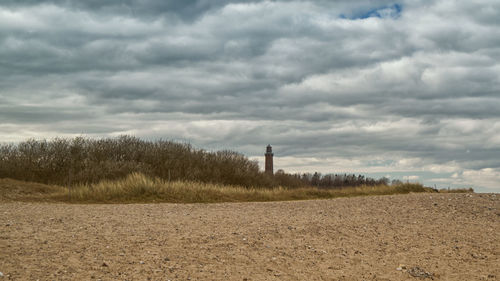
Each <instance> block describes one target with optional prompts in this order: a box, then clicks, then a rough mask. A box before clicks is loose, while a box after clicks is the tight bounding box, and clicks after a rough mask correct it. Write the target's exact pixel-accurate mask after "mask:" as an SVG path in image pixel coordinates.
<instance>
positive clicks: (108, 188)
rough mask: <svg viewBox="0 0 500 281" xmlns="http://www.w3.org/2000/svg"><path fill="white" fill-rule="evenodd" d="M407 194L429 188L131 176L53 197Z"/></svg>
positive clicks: (119, 199)
mask: <svg viewBox="0 0 500 281" xmlns="http://www.w3.org/2000/svg"><path fill="white" fill-rule="evenodd" d="M409 192H430V189H428V188H425V187H423V186H422V185H420V184H401V185H397V186H387V185H381V186H359V187H353V188H344V189H335V190H332V189H329V190H327V189H318V188H313V187H309V188H294V189H288V188H283V187H276V188H269V189H262V188H246V187H242V186H233V185H220V184H211V183H202V182H195V181H191V182H185V181H171V182H169V181H165V180H162V179H160V178H151V177H148V176H145V175H144V174H140V173H133V174H131V175H129V176H128V177H126V178H124V179H121V180H114V181H110V180H105V181H102V182H99V183H96V184H85V185H78V186H75V187H72V188H71V189H66V191H65V192H64V194H58V195H57V198H58V200H62V201H67V200H69V201H70V202H87V203H113V202H114V203H133V202H171V203H214V202H252V201H284V200H305V199H320V198H325V199H326V198H336V197H350V196H361V195H387V194H402V193H409Z"/></svg>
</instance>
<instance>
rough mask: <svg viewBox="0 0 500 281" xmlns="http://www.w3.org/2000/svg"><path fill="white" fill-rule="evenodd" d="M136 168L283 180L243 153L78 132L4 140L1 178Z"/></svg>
mask: <svg viewBox="0 0 500 281" xmlns="http://www.w3.org/2000/svg"><path fill="white" fill-rule="evenodd" d="M134 172H137V173H142V174H145V175H148V176H151V177H159V178H162V179H164V180H171V181H178V180H184V181H200V182H207V183H219V184H225V185H226V184H227V185H242V186H246V187H250V186H262V187H270V186H275V185H277V184H276V183H275V182H273V179H272V177H269V176H266V175H264V174H263V173H261V172H259V166H258V164H257V162H254V161H250V160H249V159H248V158H246V157H245V156H243V155H242V154H239V153H236V152H232V151H218V152H207V151H204V150H199V149H194V148H193V147H192V146H191V145H189V144H183V143H175V142H171V141H165V140H158V141H154V142H153V141H145V140H141V139H138V138H135V137H131V136H122V137H119V138H106V139H87V138H83V137H77V138H74V139H61V138H56V139H53V140H51V141H47V140H34V139H31V140H28V141H25V142H21V143H19V144H17V145H14V144H9V145H2V146H0V178H13V179H18V180H23V181H30V182H39V183H45V184H57V185H64V186H71V185H78V184H90V183H97V182H100V181H102V180H114V179H120V178H124V177H126V176H127V175H129V174H131V173H134Z"/></svg>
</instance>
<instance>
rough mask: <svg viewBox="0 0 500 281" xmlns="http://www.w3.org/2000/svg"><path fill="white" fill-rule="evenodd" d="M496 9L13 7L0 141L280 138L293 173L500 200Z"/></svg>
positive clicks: (251, 148) (3, 45)
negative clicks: (410, 181) (411, 181)
mask: <svg viewBox="0 0 500 281" xmlns="http://www.w3.org/2000/svg"><path fill="white" fill-rule="evenodd" d="M499 11H500V5H499V4H497V3H491V1H486V0H484V1H478V2H474V3H468V2H467V3H465V2H464V3H457V2H456V1H448V0H444V1H439V2H425V3H423V2H420V3H417V2H414V1H401V2H394V1H357V2H356V3H352V1H322V0H317V1H227V0H224V1H223V0H217V1H208V0H193V1H177V2H172V1H163V2H161V1H160V2H159V1H152V0H146V1H143V0H141V1H139V0H127V1H121V2H120V3H117V2H116V1H71V0H69V1H67V0H64V1H63V0H52V1H35V0H22V1H9V0H7V1H2V4H0V61H1V64H0V134H1V135H2V138H1V139H0V141H4V142H11V141H19V140H22V139H25V138H27V137H43V136H46V137H53V136H58V135H59V136H71V135H80V134H85V135H88V136H96V137H100V136H114V135H119V134H123V133H128V134H135V135H138V136H141V137H145V138H169V139H177V140H182V141H189V142H192V143H193V144H194V145H196V146H199V147H205V148H208V149H224V148H230V149H234V150H238V151H241V152H243V153H245V154H247V155H249V156H251V157H257V158H255V159H261V154H262V150H263V147H264V146H265V145H266V144H267V143H271V144H273V146H274V148H275V151H276V156H277V157H278V158H277V159H279V160H280V161H276V162H277V163H279V165H281V166H280V167H281V168H284V169H285V170H287V171H313V170H318V171H321V172H327V171H331V170H333V171H332V172H336V171H343V172H356V173H373V174H376V173H383V174H381V175H386V174H391V176H400V177H401V178H402V177H404V176H406V177H411V176H418V177H419V178H418V180H420V181H423V182H424V183H426V182H439V183H441V184H456V185H461V184H471V185H477V186H480V187H482V188H489V189H485V190H496V191H500V190H499V189H498V187H494V185H495V184H494V181H495V179H496V178H495V171H497V170H498V169H499V168H500V160H498V159H500V152H499V151H500V150H499V147H500V135H499V133H498V132H499V131H500V115H499V111H498V108H500V96H499V92H498V89H500V63H499V61H500V47H499V46H500V39H499V38H500V28H499V23H498V20H497V19H498V18H500V14H499V13H500V12H499ZM259 157H260V158H259ZM488 169H489V170H488ZM453 173H456V174H457V175H459V176H460V177H459V178H453V177H451V176H452V175H453ZM483 178H487V179H489V180H484V179H483ZM438 179H448V182H446V181H445V180H438ZM459 179H460V181H459ZM495 188H497V189H495Z"/></svg>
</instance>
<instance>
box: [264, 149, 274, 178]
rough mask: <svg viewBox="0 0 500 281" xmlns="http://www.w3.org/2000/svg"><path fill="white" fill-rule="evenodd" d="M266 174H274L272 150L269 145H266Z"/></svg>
mask: <svg viewBox="0 0 500 281" xmlns="http://www.w3.org/2000/svg"><path fill="white" fill-rule="evenodd" d="M265 155H266V170H265V171H266V174H270V175H272V174H274V171H273V156H274V154H273V148H272V146H271V145H270V144H268V145H267V148H266V154H265Z"/></svg>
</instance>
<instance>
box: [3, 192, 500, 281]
mask: <svg viewBox="0 0 500 281" xmlns="http://www.w3.org/2000/svg"><path fill="white" fill-rule="evenodd" d="M0 272H2V273H3V277H0V280H432V279H434V280H500V194H497V195H495V194H433V193H426V194H409V195H395V196H371V197H357V198H339V199H333V200H313V201H298V202H271V203H224V204H188V205H185V204H130V205H71V204H55V203H22V202H11V203H8V202H0ZM415 276H416V277H415Z"/></svg>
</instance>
